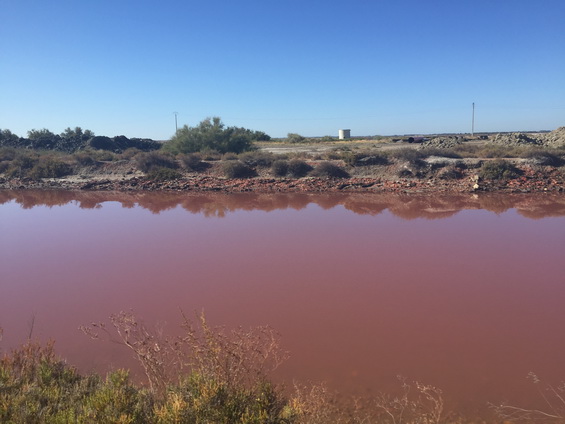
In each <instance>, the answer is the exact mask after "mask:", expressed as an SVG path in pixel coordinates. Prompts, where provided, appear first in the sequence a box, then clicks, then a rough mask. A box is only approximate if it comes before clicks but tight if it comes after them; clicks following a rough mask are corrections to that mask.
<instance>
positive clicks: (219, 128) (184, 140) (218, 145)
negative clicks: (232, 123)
mask: <svg viewBox="0 0 565 424" xmlns="http://www.w3.org/2000/svg"><path fill="white" fill-rule="evenodd" d="M263 136H266V137H268V136H267V135H266V134H264V133H261V132H258V131H251V130H248V129H245V128H238V127H226V126H225V125H224V124H223V122H222V120H221V119H220V118H218V117H214V118H206V119H204V120H203V121H202V122H200V123H199V124H198V125H197V126H195V127H189V126H187V125H185V126H183V127H182V128H180V129H179V130H178V131H177V133H176V134H175V135H174V136H173V137H172V138H171V140H170V141H169V142H167V143H166V144H165V145H164V146H163V149H164V150H167V151H170V152H173V153H194V152H201V151H206V150H216V151H218V152H220V153H227V152H234V153H241V152H245V151H247V150H252V149H253V141H255V140H258V139H259V137H263Z"/></svg>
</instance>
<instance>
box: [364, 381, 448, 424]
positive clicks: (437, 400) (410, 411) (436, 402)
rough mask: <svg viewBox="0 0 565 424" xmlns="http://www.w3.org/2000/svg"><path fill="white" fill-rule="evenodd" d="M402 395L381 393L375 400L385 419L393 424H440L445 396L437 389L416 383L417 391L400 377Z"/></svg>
mask: <svg viewBox="0 0 565 424" xmlns="http://www.w3.org/2000/svg"><path fill="white" fill-rule="evenodd" d="M398 379H399V381H400V387H401V393H400V394H399V395H398V396H394V397H392V396H390V395H389V394H385V393H381V394H380V395H378V396H377V398H376V399H375V406H376V407H377V409H378V410H380V411H381V412H382V415H383V417H382V418H383V419H385V420H386V422H389V423H392V424H407V423H413V424H439V423H440V422H441V419H442V413H443V407H444V403H443V395H442V391H441V390H440V389H438V388H437V387H434V386H430V385H425V384H422V383H419V382H415V383H414V385H415V388H416V390H415V391H414V393H412V386H411V385H410V384H408V383H407V381H406V378H405V377H402V376H398Z"/></svg>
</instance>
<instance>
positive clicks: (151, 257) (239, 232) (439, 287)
mask: <svg viewBox="0 0 565 424" xmlns="http://www.w3.org/2000/svg"><path fill="white" fill-rule="evenodd" d="M0 202H1V203H2V204H0V219H1V220H0V226H1V227H0V229H1V238H0V249H1V252H0V253H1V255H0V272H1V274H0V327H3V329H4V339H3V340H2V341H1V342H0V349H2V350H3V351H6V350H8V349H10V348H12V347H14V346H17V345H18V344H19V343H21V342H23V341H25V339H26V338H27V337H28V335H29V333H30V331H32V336H33V337H37V338H40V339H43V340H46V339H49V338H53V339H55V340H56V345H55V346H56V350H57V352H58V353H60V354H61V355H62V356H63V357H65V358H66V359H67V360H68V362H69V363H71V364H75V365H77V366H79V368H81V369H82V370H84V371H90V370H96V371H106V370H108V369H112V368H118V367H132V366H134V362H133V359H132V356H131V353H130V352H129V351H128V350H127V349H125V348H123V347H121V346H118V345H116V344H113V343H104V342H101V341H93V340H91V339H89V338H87V337H86V336H84V335H83V334H82V333H81V332H80V331H78V327H79V326H80V325H83V324H88V323H90V322H94V321H102V320H106V319H107V317H108V316H109V315H110V314H112V313H116V312H119V311H121V310H133V311H134V313H135V314H136V315H137V316H139V317H141V318H142V319H143V320H144V322H145V323H146V324H147V325H149V326H150V327H152V326H155V325H158V326H159V327H160V328H162V329H163V331H165V332H167V331H171V332H174V331H175V329H176V328H178V325H179V323H180V321H181V320H180V313H179V309H180V308H181V309H182V310H184V311H185V312H187V313H192V312H193V311H201V310H204V311H205V313H206V315H207V317H208V319H209V321H210V322H212V323H213V324H225V325H227V326H239V325H242V326H257V325H265V324H268V325H270V326H272V327H273V328H275V329H276V330H277V331H278V332H279V333H280V334H281V337H282V344H283V347H284V349H285V350H288V351H290V354H291V356H290V359H289V360H288V361H287V362H286V363H285V364H284V365H283V366H282V367H281V368H280V369H279V370H278V371H277V372H276V374H275V378H276V379H278V380H282V381H287V382H291V381H292V380H293V379H294V380H299V381H326V382H327V383H328V385H329V386H330V387H331V388H333V389H336V390H339V391H340V392H342V393H345V394H360V395H364V394H369V395H370V394H376V393H378V392H387V391H392V390H395V389H396V388H398V381H397V379H396V376H397V375H402V376H405V377H406V378H407V379H409V380H416V381H421V382H424V383H426V384H432V385H434V386H437V387H439V388H441V389H442V390H443V393H444V396H445V397H446V399H447V400H448V401H449V402H450V405H453V406H454V407H457V408H459V409H463V410H469V411H473V410H481V409H482V408H484V407H485V405H486V404H487V402H492V403H498V402H501V401H508V402H510V403H514V404H519V405H523V406H528V405H537V403H536V402H537V398H536V396H537V395H536V391H535V388H534V387H532V384H531V382H529V381H528V380H527V379H526V376H527V374H528V373H529V372H530V371H533V372H535V373H536V374H537V375H538V376H539V377H540V378H541V379H542V380H543V381H546V382H548V383H553V384H555V383H559V382H560V381H561V380H563V379H565V361H564V360H563V358H564V357H565V332H564V331H563V325H564V324H565V307H564V304H565V261H564V259H565V253H564V252H565V196H560V197H559V196H557V197H555V196H554V197H549V196H541V197H533V196H527V195H522V196H506V197H504V196H500V195H499V196H484V197H477V196H472V195H464V196H458V197H449V196H444V197H430V196H426V197H417V196H393V195H380V196H379V195H368V194H363V195H361V194H355V195H320V196H314V195H304V194H289V195H229V196H228V195H186V194H185V195H173V194H155V193H149V194H134V195H125V194H112V193H110V194H104V193H70V192H43V193H42V192H24V191H22V192H18V191H15V192H0Z"/></svg>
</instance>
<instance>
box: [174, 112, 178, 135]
mask: <svg viewBox="0 0 565 424" xmlns="http://www.w3.org/2000/svg"><path fill="white" fill-rule="evenodd" d="M173 113H174V114H175V134H176V133H177V132H178V131H179V126H178V124H177V115H178V114H179V113H178V112H173Z"/></svg>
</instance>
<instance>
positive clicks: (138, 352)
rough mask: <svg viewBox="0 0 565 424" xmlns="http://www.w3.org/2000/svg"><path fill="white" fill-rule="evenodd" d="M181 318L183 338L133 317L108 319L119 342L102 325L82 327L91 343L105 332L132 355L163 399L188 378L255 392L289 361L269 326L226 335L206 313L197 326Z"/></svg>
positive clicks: (276, 335)
mask: <svg viewBox="0 0 565 424" xmlns="http://www.w3.org/2000/svg"><path fill="white" fill-rule="evenodd" d="M181 315H182V318H183V323H182V326H181V327H182V329H183V330H184V333H183V335H181V336H177V337H165V336H163V335H162V334H160V332H158V331H157V332H151V331H149V330H148V329H147V327H146V326H145V325H144V324H143V323H141V322H140V321H138V320H137V319H136V318H135V316H134V315H133V313H132V312H120V313H119V314H115V315H112V316H110V322H111V324H112V326H113V327H114V330H115V331H116V333H117V335H118V336H119V339H118V340H116V339H115V337H113V334H112V332H111V331H109V330H108V329H107V328H106V325H105V324H104V323H92V324H91V325H90V326H88V327H86V326H82V327H80V328H81V330H82V331H83V332H84V333H85V334H87V335H88V336H90V337H91V338H94V339H98V338H100V333H101V332H102V333H105V334H106V336H107V337H108V338H109V340H110V341H112V342H117V343H120V344H123V345H125V346H127V347H128V348H130V349H131V350H133V352H134V353H135V357H136V359H137V360H138V361H139V362H140V363H141V365H142V367H143V370H144V372H145V375H146V377H147V380H148V383H149V388H150V390H151V391H152V392H154V393H156V394H159V395H163V394H164V393H165V391H166V388H167V386H169V385H171V384H176V383H178V382H179V378H181V377H182V376H186V375H189V374H190V373H196V374H198V375H200V376H202V377H206V378H211V379H213V380H215V381H217V382H218V383H220V384H223V385H225V386H227V387H228V388H244V387H251V386H253V385H254V384H257V383H258V382H261V381H264V380H265V379H266V377H267V374H268V372H270V371H272V370H274V369H276V368H277V367H278V366H279V365H280V364H281V363H282V362H283V361H284V360H285V359H286V358H287V357H288V354H287V353H286V352H282V351H281V349H280V342H279V339H280V338H279V335H278V334H277V333H276V332H275V331H274V330H272V329H271V328H270V327H267V326H262V327H256V328H252V329H250V330H245V329H243V328H241V327H239V328H236V329H233V330H231V331H227V330H226V329H225V328H224V327H211V326H210V325H209V324H208V323H207V321H206V318H205V316H204V314H203V313H202V314H200V315H198V316H197V319H196V320H195V321H192V320H190V319H189V318H187V317H186V315H185V314H184V313H183V312H182V311H181Z"/></svg>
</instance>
